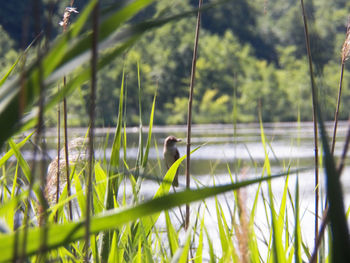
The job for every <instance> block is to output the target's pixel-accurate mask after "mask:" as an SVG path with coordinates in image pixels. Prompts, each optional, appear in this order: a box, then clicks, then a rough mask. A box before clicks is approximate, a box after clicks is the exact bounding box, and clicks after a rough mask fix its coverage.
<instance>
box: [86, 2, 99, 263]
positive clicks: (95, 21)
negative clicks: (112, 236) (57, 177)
mask: <svg viewBox="0 0 350 263" xmlns="http://www.w3.org/2000/svg"><path fill="white" fill-rule="evenodd" d="M98 24H99V1H97V3H96V5H95V7H94V11H93V33H92V51H91V93H90V109H89V117H90V130H89V171H88V180H87V194H86V221H85V247H86V251H85V261H86V262H89V249H88V248H89V245H88V244H89V241H90V213H91V203H92V200H91V199H92V169H93V155H94V128H95V99H96V84H97V60H98V53H97V45H98Z"/></svg>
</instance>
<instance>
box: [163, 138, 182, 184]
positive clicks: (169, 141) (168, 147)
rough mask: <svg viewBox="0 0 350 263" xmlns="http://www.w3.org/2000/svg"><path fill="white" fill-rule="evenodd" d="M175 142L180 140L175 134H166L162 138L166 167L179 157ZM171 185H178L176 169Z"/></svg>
mask: <svg viewBox="0 0 350 263" xmlns="http://www.w3.org/2000/svg"><path fill="white" fill-rule="evenodd" d="M177 142H181V139H178V138H176V137H175V136H168V137H167V138H166V139H165V140H164V149H163V155H164V161H165V165H166V167H167V169H169V168H170V167H171V166H172V165H173V163H174V162H175V161H176V160H177V159H179V157H180V153H179V150H178V149H177V147H176V143H177ZM172 185H173V186H174V187H178V186H179V180H178V170H177V171H176V174H175V177H174V180H173V183H172Z"/></svg>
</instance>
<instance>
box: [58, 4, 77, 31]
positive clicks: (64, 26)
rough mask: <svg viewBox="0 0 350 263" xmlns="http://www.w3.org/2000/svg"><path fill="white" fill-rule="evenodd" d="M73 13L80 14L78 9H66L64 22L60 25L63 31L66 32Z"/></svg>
mask: <svg viewBox="0 0 350 263" xmlns="http://www.w3.org/2000/svg"><path fill="white" fill-rule="evenodd" d="M71 13H76V14H77V13H79V12H78V11H77V9H76V8H75V7H66V9H65V10H64V14H63V19H62V21H61V22H60V23H59V24H60V26H62V27H63V31H66V29H67V26H68V23H69V17H70V15H71Z"/></svg>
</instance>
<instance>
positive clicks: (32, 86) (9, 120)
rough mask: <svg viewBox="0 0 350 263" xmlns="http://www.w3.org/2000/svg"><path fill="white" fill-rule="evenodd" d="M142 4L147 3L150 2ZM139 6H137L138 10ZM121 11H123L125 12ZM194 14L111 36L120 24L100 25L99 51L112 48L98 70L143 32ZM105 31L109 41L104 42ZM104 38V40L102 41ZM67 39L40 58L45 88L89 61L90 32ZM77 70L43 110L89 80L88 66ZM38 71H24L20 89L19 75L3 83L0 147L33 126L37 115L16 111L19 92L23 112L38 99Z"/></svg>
mask: <svg viewBox="0 0 350 263" xmlns="http://www.w3.org/2000/svg"><path fill="white" fill-rule="evenodd" d="M95 1H96V0H95ZM135 2H138V3H140V6H142V2H143V1H142V0H139V1H135ZM145 2H147V3H150V2H151V1H145ZM140 6H137V8H139V7H140ZM123 10H124V11H125V9H123ZM120 12H122V11H120V10H119V11H117V12H116V14H115V16H114V17H116V16H117V14H120ZM130 12H131V11H130V10H129V11H127V12H126V13H125V14H124V15H125V18H126V17H128V18H130V15H131V13H130ZM136 12H137V10H135V13H136ZM195 13H196V10H191V11H188V12H183V13H181V14H178V15H174V16H171V17H168V18H163V19H158V20H151V21H148V22H143V23H139V24H137V25H132V26H130V27H128V28H125V29H124V30H122V31H121V32H119V33H118V34H114V33H115V31H116V30H117V29H119V26H120V25H119V24H118V23H117V24H116V25H115V24H113V23H112V22H115V21H114V20H108V21H109V22H103V23H102V24H101V30H100V31H101V32H105V33H103V34H101V38H100V39H99V41H100V43H99V51H100V52H102V51H105V50H106V49H107V48H112V51H109V52H107V54H106V55H105V56H101V58H100V59H99V62H98V69H101V68H102V67H103V66H105V65H107V64H108V63H109V62H110V61H112V60H113V59H114V58H115V57H116V56H118V55H120V54H121V53H122V52H123V51H124V50H126V49H127V48H128V47H130V46H131V45H132V44H134V43H135V42H136V40H137V39H138V38H140V37H141V35H142V34H143V33H144V32H146V31H148V30H152V29H154V28H157V27H160V26H162V25H164V24H166V23H168V22H170V21H174V20H177V19H181V18H184V17H187V16H189V15H193V14H195ZM79 21H80V20H79ZM73 29H74V26H73V27H72V30H73ZM112 29H113V30H112ZM72 32H73V31H68V32H67V33H66V35H67V36H71V34H72ZM106 32H107V33H108V34H109V36H110V37H111V38H109V39H106V38H107V35H105V34H106ZM105 39H106V41H105V42H104V40H105ZM68 40H69V38H68V37H67V39H65V40H62V41H61V42H60V41H59V40H58V41H57V44H56V45H53V46H54V47H53V48H51V49H50V51H49V52H48V53H47V54H46V55H45V56H44V57H43V58H42V60H40V61H41V65H42V69H44V71H43V73H42V76H43V78H44V82H45V85H46V86H48V85H50V84H53V83H54V82H55V81H57V80H59V79H61V78H62V76H64V75H69V73H72V72H73V71H75V69H76V68H77V67H78V66H79V65H82V64H83V63H85V62H87V61H88V60H89V59H90V52H89V48H90V46H91V45H90V43H91V32H90V33H88V34H87V36H84V37H82V39H80V40H79V41H77V40H74V41H69V43H68ZM78 68H79V67H78ZM78 71H80V73H79V74H78V75H77V76H76V77H75V78H73V79H72V80H71V81H70V83H67V87H66V88H65V89H62V90H61V91H60V92H59V93H58V94H56V95H55V96H53V97H52V98H50V99H48V100H47V105H46V107H45V110H47V109H48V108H50V107H52V106H53V105H56V103H57V102H58V101H60V99H62V98H63V97H64V96H66V95H67V94H68V91H72V90H74V89H75V88H76V87H78V86H80V85H81V84H82V83H84V82H85V81H87V80H89V78H90V73H91V68H90V66H88V67H87V68H85V69H83V70H78ZM38 72H39V63H38V62H35V63H33V65H31V66H30V67H29V68H28V69H27V70H26V72H25V75H26V76H27V79H26V80H27V81H26V83H25V85H24V86H22V87H21V85H20V79H21V78H20V76H18V77H17V78H15V79H13V80H9V81H6V82H5V83H4V85H3V87H2V89H1V91H2V92H1V94H0V123H2V124H3V125H4V127H3V129H1V130H0V146H1V145H2V144H3V143H4V141H5V140H6V139H7V138H9V137H10V136H11V135H12V134H13V133H14V132H15V131H17V130H18V128H19V127H22V126H23V125H24V123H25V124H27V125H34V123H33V120H35V116H37V115H35V114H30V115H29V116H28V119H25V120H24V121H20V119H21V118H22V116H21V115H20V112H19V103H20V97H19V93H20V90H21V89H23V92H25V94H26V95H27V97H26V101H27V105H26V106H27V107H26V110H30V109H32V108H33V103H34V102H35V101H36V100H37V99H38V98H39V95H40V94H38V91H37V88H36V87H38V86H39V77H38V74H39V73H38ZM30 120H31V121H32V122H31V123H30V124H29V123H28V122H29V121H30ZM35 123H36V122H35ZM27 128H28V126H27Z"/></svg>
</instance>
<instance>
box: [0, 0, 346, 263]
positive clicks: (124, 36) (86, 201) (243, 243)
mask: <svg viewBox="0 0 350 263" xmlns="http://www.w3.org/2000/svg"><path fill="white" fill-rule="evenodd" d="M152 2H153V1H151V0H146V1H145V0H135V1H133V2H130V1H121V2H120V3H118V5H112V7H111V8H110V9H109V10H102V12H100V13H99V12H98V1H96V0H91V1H90V2H89V3H88V4H87V6H86V9H85V10H83V11H82V12H81V13H80V15H79V16H78V19H77V21H76V22H75V23H74V25H72V26H71V27H70V28H69V29H67V30H66V32H64V33H63V34H62V35H61V36H60V37H58V39H57V40H55V41H54V42H53V43H52V45H51V47H50V49H48V50H47V51H46V52H45V53H44V54H42V55H41V56H39V58H38V59H37V60H35V61H34V62H33V63H32V64H30V65H26V66H25V67H24V69H23V72H24V73H25V74H24V75H25V76H26V77H27V79H26V80H27V81H26V82H25V83H23V82H21V78H22V76H23V75H22V74H20V75H15V76H13V78H10V76H11V72H12V71H13V68H11V69H10V70H9V74H7V75H6V76H5V77H4V78H3V79H2V80H1V83H0V85H1V92H0V123H3V124H4V126H3V129H1V130H0V145H2V146H3V149H4V155H3V156H2V157H1V158H0V168H1V170H2V177H1V178H0V200H1V205H0V217H1V218H3V219H4V223H3V224H2V223H1V225H3V226H2V227H1V232H2V233H1V234H0V251H1V253H0V261H1V262H7V261H13V262H17V261H22V262H24V261H29V262H35V261H56V260H58V261H95V262H171V261H172V262H187V261H194V262H203V261H210V262H216V261H219V262H279V263H280V262H293V260H294V261H295V262H303V261H306V260H309V259H310V258H311V254H312V250H311V249H309V248H308V245H307V244H306V241H305V240H303V236H302V232H303V226H302V214H303V212H304V211H301V208H300V202H301V200H300V195H299V179H300V176H299V177H297V178H296V182H295V191H294V193H293V192H292V191H291V190H290V187H289V182H290V180H291V178H292V176H294V175H295V174H300V173H301V172H302V171H304V170H303V169H301V168H299V167H296V168H295V169H291V167H287V168H285V169H283V170H282V171H281V172H280V173H277V174H273V172H272V169H271V163H270V159H269V158H270V157H269V153H268V147H267V146H268V145H269V142H268V139H267V136H266V135H265V132H264V126H263V123H262V122H261V121H260V134H261V144H262V146H263V149H264V153H265V159H264V163H263V164H262V167H261V168H262V169H261V170H262V171H261V174H260V176H258V177H256V178H253V179H252V178H251V177H249V179H244V180H238V176H236V177H234V176H232V174H231V171H230V168H229V167H228V169H227V175H228V176H229V177H230V179H231V181H230V182H229V183H225V184H217V182H216V179H215V176H214V175H213V183H212V185H211V186H202V185H201V184H200V183H198V185H197V186H196V187H194V188H189V187H186V189H184V190H181V191H178V192H174V193H172V192H171V182H172V181H173V179H174V177H175V174H176V171H177V169H178V167H179V165H180V164H181V163H182V162H183V161H184V159H186V158H187V160H190V159H189V158H190V155H192V154H193V155H195V154H196V152H197V151H201V147H205V146H201V147H197V148H195V149H194V150H192V151H188V152H187V155H184V156H182V157H181V158H179V159H178V160H177V161H176V162H175V163H174V164H173V165H172V167H171V168H170V169H169V170H168V171H167V172H166V173H165V175H164V176H163V174H161V176H160V178H159V177H158V178H156V176H155V175H153V171H154V170H155V169H153V167H150V163H149V162H148V157H149V151H150V148H151V145H153V144H152V138H153V134H152V128H153V120H154V114H155V111H156V96H155V97H154V100H153V104H152V106H151V107H150V109H149V110H150V118H149V119H150V121H149V123H148V127H149V129H148V137H147V142H146V143H145V144H144V141H143V135H144V134H143V132H142V126H143V121H142V118H141V116H142V110H141V101H142V94H141V92H142V88H141V82H140V74H141V73H140V68H139V66H138V78H139V79H138V80H139V82H138V83H139V110H140V127H139V143H138V154H137V160H136V163H135V164H133V163H128V159H127V158H126V149H127V147H128V145H127V140H126V136H127V134H126V129H125V127H126V116H125V114H126V113H125V112H126V111H125V108H124V105H125V97H126V91H127V87H126V85H125V82H124V73H123V79H122V83H121V87H120V96H119V107H118V112H117V114H118V119H117V125H116V129H115V132H114V139H113V144H112V147H111V152H110V154H109V156H106V158H105V159H104V160H103V161H101V160H98V159H95V158H94V152H95V146H94V137H95V135H94V119H95V117H94V114H95V113H94V101H95V96H96V94H95V92H96V86H95V85H96V73H97V71H98V70H100V69H102V68H103V67H104V66H106V65H108V63H109V62H110V61H112V59H115V58H118V57H120V55H121V54H123V52H124V51H126V50H127V49H128V48H130V47H131V45H132V44H134V43H135V42H136V41H137V40H138V39H139V38H140V37H141V36H142V34H143V33H145V32H146V31H148V30H152V29H154V28H157V27H159V26H162V25H163V24H165V23H168V22H171V21H176V20H177V19H181V18H184V17H187V16H189V15H194V14H196V13H198V9H196V10H191V11H188V12H184V13H182V14H178V15H174V16H171V17H167V18H161V19H154V20H150V21H146V22H141V23H138V24H133V25H125V23H126V22H127V21H128V20H129V19H130V18H131V17H133V16H134V15H135V14H137V13H138V12H139V11H140V10H142V9H143V8H145V7H146V6H148V5H149V4H151V3H152ZM120 6H121V8H119V7H120ZM207 7H208V6H207ZM104 11H105V12H104ZM107 11H108V12H107ZM199 11H200V10H199ZM90 16H92V17H93V23H92V24H90V23H89V22H88V21H89V17H90ZM305 21H306V20H305ZM305 25H306V23H305ZM198 29H199V19H198V22H197V38H198ZM307 35H308V34H307V30H306V36H307ZM106 48H108V49H106ZM308 51H309V58H310V64H309V65H310V77H311V84H312V85H311V86H312V88H313V92H316V87H315V82H314V79H313V78H314V77H313V71H312V61H311V53H310V52H311V51H310V50H309V48H308ZM194 58H195V56H194ZM90 59H91V61H92V62H91V63H87V62H89V60H90ZM194 60H195V59H194ZM194 64H195V63H194ZM77 65H79V67H77ZM14 66H15V65H14ZM192 71H193V74H192V78H193V80H194V72H195V69H194V68H193V69H192ZM65 75H66V76H69V78H67V83H66V85H64V86H63V87H62V88H61V89H59V90H58V92H57V93H56V94H55V95H53V96H52V97H50V98H47V100H46V103H44V101H43V99H42V94H43V92H44V91H47V90H49V89H51V88H53V87H54V86H55V85H56V84H57V81H60V80H61V79H62V78H63V76H65ZM86 81H90V83H91V94H90V96H91V97H90V98H91V99H90V100H91V103H90V107H91V108H90V113H89V114H90V127H89V129H88V134H89V140H88V145H89V146H88V147H86V146H85V148H84V147H83V149H81V148H80V149H79V150H77V151H78V155H77V156H83V157H84V158H77V159H75V161H74V162H71V161H70V160H66V162H65V166H64V165H63V164H62V167H61V166H59V167H58V168H57V175H60V171H61V170H62V169H67V171H69V172H68V173H67V174H68V177H67V179H66V183H65V185H62V186H64V187H62V189H61V188H60V187H59V186H58V185H52V187H53V191H55V190H56V191H57V189H60V193H59V194H58V193H57V192H56V195H55V200H51V201H53V202H52V203H50V206H45V199H44V198H43V189H44V188H45V185H44V183H43V180H41V182H38V181H37V180H35V179H34V172H32V170H31V166H30V164H29V163H28V162H27V160H25V158H24V156H23V155H22V153H21V148H22V147H23V146H24V145H26V144H27V142H28V140H30V138H31V137H32V136H37V134H39V135H40V130H39V131H38V130H35V131H34V132H32V133H31V134H29V135H28V136H27V137H26V138H25V139H23V140H21V141H18V142H16V141H15V140H14V139H13V138H18V137H15V135H16V134H18V133H19V132H20V131H23V130H27V129H28V128H30V127H34V126H37V125H38V124H39V125H38V128H41V127H42V125H41V124H43V119H42V118H43V116H44V113H45V111H47V110H48V109H50V108H51V107H53V106H55V105H57V104H59V103H60V102H61V100H62V99H63V97H65V96H69V94H71V92H72V91H73V90H74V89H76V88H77V87H78V86H79V85H81V84H82V83H84V82H86ZM192 82H193V81H192ZM20 83H23V85H20ZM192 84H193V83H192ZM38 86H39V87H41V88H42V90H41V92H39V91H38V90H37V88H36V87H38ZM192 88H193V85H192ZM23 92H25V94H27V98H26V101H27V104H26V105H23V106H24V107H23V109H25V110H26V111H28V112H30V114H28V115H26V116H24V115H23V113H22V111H19V110H18V107H17V106H18V103H19V101H20V100H21V95H20V94H23ZM190 103H191V99H189V105H190ZM313 103H314V106H315V107H314V109H315V111H314V114H315V115H314V117H315V118H314V120H315V121H316V120H317V121H318V125H319V128H320V131H321V139H322V146H323V150H324V154H323V158H324V161H323V164H324V168H325V174H326V176H325V177H326V189H327V190H326V192H327V198H328V204H329V210H328V215H329V216H328V217H327V218H329V222H330V235H329V236H328V239H329V240H330V243H329V245H328V247H327V248H326V249H325V251H324V253H325V255H326V259H325V260H327V262H348V261H349V260H350V255H349V246H350V242H349V235H348V227H347V222H346V214H345V204H344V201H343V200H344V199H343V195H342V191H341V190H340V189H341V183H340V180H339V177H340V173H341V170H342V169H341V168H338V169H337V168H336V166H335V160H334V156H333V155H332V153H331V152H332V151H331V149H330V147H329V146H328V137H327V134H326V131H325V127H324V123H323V121H322V118H321V116H322V115H321V113H320V112H319V108H318V107H317V104H318V99H317V96H314V97H313ZM37 104H39V105H41V106H40V107H39V111H37V110H36V109H35V105H37ZM190 111H191V107H190V106H189V112H190ZM38 114H39V115H38ZM316 114H317V118H316ZM37 116H39V117H37ZM189 119H190V118H189ZM260 119H261V118H260ZM190 124H191V122H190V121H189V128H190V127H191V126H190ZM123 127H124V128H123ZM189 131H190V130H189ZM34 134H35V135H34ZM188 135H189V137H188V141H187V143H188V146H189V145H190V138H191V137H190V136H191V135H190V132H189V133H188ZM317 139H318V133H317V126H316V127H315V142H317ZM349 141H350V132H349V135H348V136H347V140H346V142H347V143H346V145H345V147H344V151H343V152H344V154H343V157H342V161H343V162H342V163H343V164H344V159H345V156H346V151H347V146H348V142H349ZM4 145H6V146H7V148H6V149H5V147H4ZM315 147H316V156H315V160H316V169H317V167H318V161H317V160H318V155H317V152H318V149H317V144H316V146H315ZM86 148H88V151H87V153H88V154H87V155H88V156H87V155H86V154H83V153H82V152H79V151H85V150H86ZM270 148H271V147H270ZM84 149H85V150H84ZM102 150H103V151H104V152H105V155H107V153H106V152H107V144H105V148H104V149H102ZM68 151H71V152H72V151H73V150H72V148H71V149H69V147H65V152H66V153H68ZM121 152H123V153H124V156H123V160H122V159H121V156H120V153H121ZM58 155H59V153H58ZM11 157H12V159H11ZM58 159H59V156H58ZM13 160H14V161H13ZM253 161H254V160H253ZM158 162H161V160H158ZM13 163H14V167H13V166H12V165H13ZM254 163H255V162H254ZM255 164H256V163H255ZM256 165H258V164H256ZM133 166H134V167H133ZM237 166H238V167H236V169H235V171H236V173H237V171H240V170H241V169H244V167H240V163H239V162H238V165H237ZM188 167H189V165H188ZM340 167H342V166H340ZM33 170H34V169H33ZM150 171H152V172H150ZM41 172H44V169H41ZM150 174H152V175H150ZM316 174H317V170H316ZM52 176H56V173H53V174H52ZM85 177H86V179H85ZM11 178H13V179H12V180H11ZM155 179H157V180H155ZM278 179H279V180H284V181H283V190H282V195H281V196H277V195H276V194H275V192H274V189H273V181H274V180H278ZM145 180H154V182H153V183H154V184H155V185H156V186H155V187H154V189H151V190H150V192H151V195H152V196H151V197H150V198H149V199H147V200H144V199H143V198H144V197H143V196H142V195H141V194H140V189H141V187H142V186H143V185H144V184H145V183H147V182H145ZM188 180H189V174H188ZM56 181H58V178H57V180H56ZM68 182H70V183H71V184H69V183H68ZM60 183H61V184H64V181H61V182H60ZM187 186H189V184H187ZM265 186H266V189H265V188H264V187H265ZM128 187H129V188H131V194H128V193H127V189H128ZM248 187H255V188H254V189H255V190H254V195H253V202H252V204H248V203H247V202H246V200H245V199H244V193H245V191H248V190H247V189H249V188H248ZM318 187H319V185H318V183H317V185H316V188H317V189H318ZM70 190H72V192H71V193H70ZM209 197H213V198H214V199H208V198H209ZM46 198H47V199H49V198H48V197H47V196H46ZM317 198H318V197H316V199H317ZM277 199H280V200H278V201H276V200H277ZM47 201H50V200H47ZM212 201H213V205H211V204H209V203H210V202H212ZM190 203H195V205H193V209H192V214H191V220H190V221H189V220H186V222H187V223H186V229H183V228H182V227H181V223H179V222H178V221H176V211H177V210H176V209H175V208H177V207H179V206H182V205H186V204H190ZM316 203H318V201H317V202H316ZM43 204H44V206H43ZM69 204H72V205H71V208H69V207H70V205H69ZM40 207H42V209H40ZM213 207H215V209H211V208H213ZM258 209H262V210H263V215H264V216H265V218H257V210H258ZM314 212H315V214H316V218H317V216H318V208H317V206H316V207H315V211H314ZM291 213H292V214H291ZM173 215H174V216H173ZM43 217H44V218H45V220H44V221H41V220H40V219H41V218H43ZM188 217H189V213H188ZM161 218H165V224H164V225H162V224H161ZM212 218H214V219H215V226H214V227H212V226H208V225H207V220H208V219H212ZM258 220H263V221H264V222H265V224H266V230H265V231H263V233H261V234H259V229H260V227H261V226H260V225H258V224H257V223H256V222H257V221H258ZM39 222H41V224H39ZM316 225H318V223H317V219H316ZM213 232H214V233H216V234H217V236H218V237H219V239H218V240H216V239H215V237H214V236H213ZM43 237H44V238H43ZM315 247H316V251H317V245H315ZM218 248H219V249H218Z"/></svg>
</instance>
